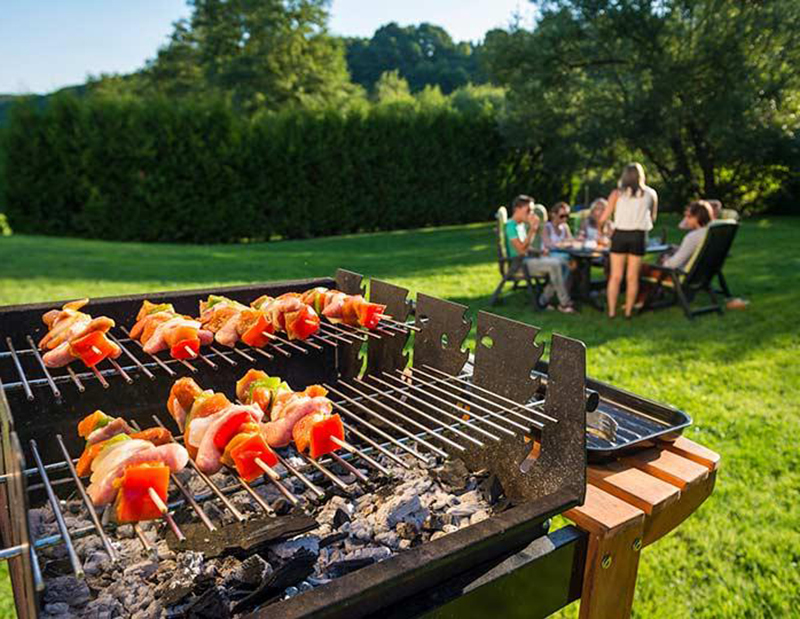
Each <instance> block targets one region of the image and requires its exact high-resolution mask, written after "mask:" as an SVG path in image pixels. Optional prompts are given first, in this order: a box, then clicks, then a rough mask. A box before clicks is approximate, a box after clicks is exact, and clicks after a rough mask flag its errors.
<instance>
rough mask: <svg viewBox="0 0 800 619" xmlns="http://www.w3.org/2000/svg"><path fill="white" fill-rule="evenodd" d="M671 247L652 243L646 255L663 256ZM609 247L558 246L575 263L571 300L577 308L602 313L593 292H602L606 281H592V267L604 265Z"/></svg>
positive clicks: (590, 244) (576, 243) (593, 244)
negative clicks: (591, 308) (581, 307)
mask: <svg viewBox="0 0 800 619" xmlns="http://www.w3.org/2000/svg"><path fill="white" fill-rule="evenodd" d="M670 247H671V245H668V244H666V243H661V242H660V241H652V242H650V243H648V244H647V247H646V248H645V253H646V254H663V253H664V252H665V251H667V250H668V249H670ZM610 250H611V247H610V245H598V244H597V242H595V241H577V240H574V241H567V242H566V243H563V244H561V245H559V247H558V250H557V251H560V252H562V253H565V254H568V255H569V257H570V258H572V259H573V260H574V261H575V264H576V268H575V271H574V272H573V283H572V300H573V301H575V302H576V304H578V305H579V306H581V305H583V304H584V303H585V304H588V305H591V306H592V307H593V308H595V309H596V310H598V311H601V312H602V311H604V309H605V308H604V306H603V304H602V303H601V302H600V300H599V299H598V297H597V295H594V296H593V295H592V292H593V291H599V290H604V289H605V287H606V280H605V279H602V280H598V281H594V282H593V281H592V265H593V264H598V265H600V264H605V263H606V261H607V260H608V255H609V253H610ZM554 251H555V250H554Z"/></svg>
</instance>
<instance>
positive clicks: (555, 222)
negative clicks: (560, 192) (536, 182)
mask: <svg viewBox="0 0 800 619" xmlns="http://www.w3.org/2000/svg"><path fill="white" fill-rule="evenodd" d="M569 211H570V208H569V204H567V203H566V202H557V203H556V204H554V205H553V206H552V208H551V209H550V221H548V222H547V223H546V224H545V225H544V231H543V233H542V244H543V245H544V248H545V249H547V250H549V251H550V252H554V251H558V248H559V246H561V245H563V244H564V243H565V242H567V241H571V240H572V231H571V230H570V229H569V224H568V223H567V220H568V219H569Z"/></svg>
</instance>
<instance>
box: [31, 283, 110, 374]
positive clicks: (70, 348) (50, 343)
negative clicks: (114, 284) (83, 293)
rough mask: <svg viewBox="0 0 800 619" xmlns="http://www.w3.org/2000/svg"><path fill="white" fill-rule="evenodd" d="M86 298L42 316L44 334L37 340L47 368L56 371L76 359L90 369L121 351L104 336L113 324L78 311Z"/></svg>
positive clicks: (105, 318)
mask: <svg viewBox="0 0 800 619" xmlns="http://www.w3.org/2000/svg"><path fill="white" fill-rule="evenodd" d="M87 303H89V299H80V300H78V301H71V302H70V303H66V304H65V305H64V307H62V308H61V309H60V310H57V309H54V310H50V311H49V312H47V313H46V314H45V315H44V316H42V321H43V322H44V324H45V325H47V333H46V334H45V335H44V337H42V339H41V340H40V341H39V350H41V351H43V352H44V354H43V355H42V360H43V361H44V364H45V365H46V366H47V367H49V368H59V367H64V366H65V365H69V364H70V363H72V362H73V361H75V360H76V359H80V360H81V361H83V363H84V364H85V365H86V366H87V367H90V368H91V367H94V366H95V365H97V364H98V363H100V362H101V361H102V360H103V359H106V358H108V357H110V358H111V359H116V358H117V357H119V356H120V355H121V354H122V349H121V348H120V347H119V346H118V345H117V344H116V343H114V342H112V341H111V340H110V339H109V338H108V336H107V335H106V334H107V333H108V331H109V329H111V328H112V327H113V326H114V321H113V320H112V319H111V318H108V317H106V316H99V317H97V318H92V317H91V316H90V315H89V314H86V313H84V312H81V311H80V309H81V308H82V307H84V306H85V305H86V304H87Z"/></svg>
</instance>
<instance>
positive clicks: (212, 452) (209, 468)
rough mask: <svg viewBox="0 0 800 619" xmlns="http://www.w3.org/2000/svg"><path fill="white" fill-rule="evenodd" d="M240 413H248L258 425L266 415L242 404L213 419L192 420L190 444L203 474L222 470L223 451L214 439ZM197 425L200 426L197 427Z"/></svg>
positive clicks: (220, 413)
mask: <svg viewBox="0 0 800 619" xmlns="http://www.w3.org/2000/svg"><path fill="white" fill-rule="evenodd" d="M240 412H247V413H248V414H249V415H250V418H251V419H252V420H253V421H254V422H256V423H258V422H260V421H261V419H262V418H263V416H264V413H263V412H262V411H261V409H260V408H258V407H257V406H243V405H241V404H232V405H231V406H229V407H228V408H226V409H225V410H223V411H220V412H218V413H215V414H214V415H212V416H211V417H205V418H203V419H198V420H197V421H194V420H192V422H191V424H190V426H191V427H190V430H189V432H190V438H189V440H190V443H191V444H192V446H193V447H196V448H197V457H196V459H195V462H196V464H197V468H198V469H200V470H201V471H202V472H203V473H206V474H208V475H212V474H214V473H216V472H217V471H219V470H220V469H221V468H222V453H223V451H224V448H223V449H219V448H218V447H217V445H216V444H215V441H214V438H215V437H216V435H217V432H218V431H219V429H220V428H221V427H222V426H223V425H224V424H225V422H226V421H228V420H229V419H230V418H231V417H232V416H233V415H236V414H237V413H240ZM195 424H198V425H197V426H196V425H195ZM196 430H202V436H201V437H199V441H198V434H199V432H197V431H196Z"/></svg>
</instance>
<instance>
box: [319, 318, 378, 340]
mask: <svg viewBox="0 0 800 619" xmlns="http://www.w3.org/2000/svg"><path fill="white" fill-rule="evenodd" d="M331 324H333V323H331ZM336 327H338V328H339V329H342V330H344V331H345V333H350V334H353V335H356V334H363V335H366V336H367V337H371V338H372V339H374V340H379V339H381V336H380V335H378V334H377V333H373V332H372V331H370V330H369V329H364V328H361V327H354V326H353V325H348V324H346V323H343V322H340V323H338V324H337V325H336ZM345 327H347V329H346V330H345V329H344V328H345ZM364 341H365V342H366V340H364Z"/></svg>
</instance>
